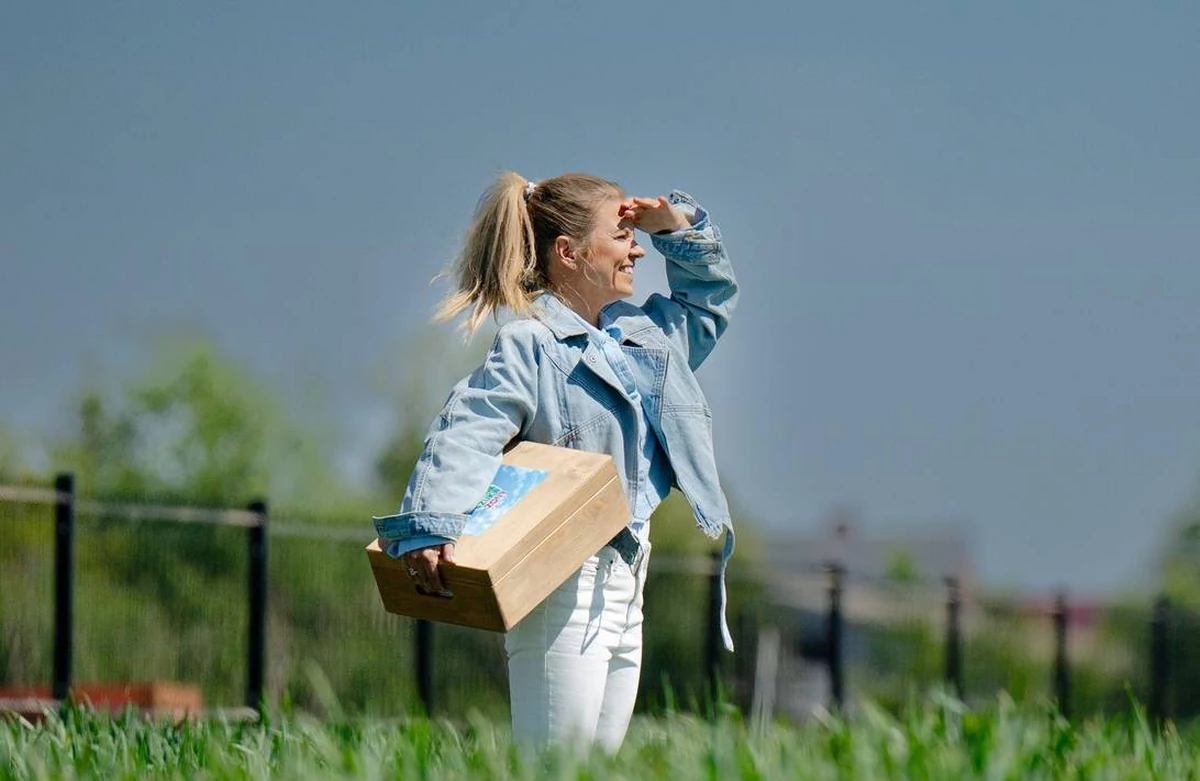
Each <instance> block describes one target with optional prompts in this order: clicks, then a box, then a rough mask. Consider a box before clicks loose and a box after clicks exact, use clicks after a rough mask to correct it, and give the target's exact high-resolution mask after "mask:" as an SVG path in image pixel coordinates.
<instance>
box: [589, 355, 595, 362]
mask: <svg viewBox="0 0 1200 781" xmlns="http://www.w3.org/2000/svg"><path fill="white" fill-rule="evenodd" d="M595 362H596V356H595V355H589V356H588V363H595Z"/></svg>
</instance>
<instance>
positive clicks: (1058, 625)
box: [1054, 590, 1071, 718]
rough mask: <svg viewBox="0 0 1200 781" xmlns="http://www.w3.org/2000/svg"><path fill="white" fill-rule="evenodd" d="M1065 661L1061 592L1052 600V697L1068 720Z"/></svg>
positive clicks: (1064, 604) (1064, 608)
mask: <svg viewBox="0 0 1200 781" xmlns="http://www.w3.org/2000/svg"><path fill="white" fill-rule="evenodd" d="M1068 673H1069V671H1068V661H1067V592H1066V591H1065V590H1061V591H1059V592H1058V596H1057V597H1056V598H1055V600H1054V697H1055V699H1056V700H1058V711H1059V713H1061V714H1062V715H1063V717H1065V718H1070V715H1071V709H1070V679H1069V674H1068Z"/></svg>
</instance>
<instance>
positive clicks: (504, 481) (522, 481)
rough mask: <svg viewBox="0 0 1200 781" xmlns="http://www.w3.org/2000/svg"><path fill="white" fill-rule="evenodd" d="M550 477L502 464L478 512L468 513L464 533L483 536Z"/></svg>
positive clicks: (476, 509) (538, 470) (539, 471)
mask: <svg viewBox="0 0 1200 781" xmlns="http://www.w3.org/2000/svg"><path fill="white" fill-rule="evenodd" d="M549 474H550V473H549V472H547V471H546V470H544V469H528V468H526V467H520V466H512V465H510V464H501V465H500V468H499V469H497V470H496V476H495V477H493V478H492V484H491V485H489V486H488V488H487V491H485V492H484V494H483V498H482V499H480V500H479V503H478V504H476V505H475V509H473V510H471V512H469V513H467V522H466V524H465V525H464V526H463V530H462V533H463V534H471V535H475V536H478V535H480V534H483V533H484V532H485V531H487V530H488V529H489V528H491V527H492V525H493V524H494V523H496V521H498V520H500V518H501V516H503V515H504V513H506V512H508V511H509V509H511V508H512V506H513V505H515V504H516V503H517V502H519V501H520V500H521V498H522V497H524V496H525V495H526V494H527V493H529V492H530V491H532V490H533V489H534V488H536V487H537V486H538V485H539V484H540V483H541V482H542V481H543V480H545V479H546V476H547V475H549Z"/></svg>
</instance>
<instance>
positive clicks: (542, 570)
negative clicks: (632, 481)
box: [367, 442, 630, 632]
mask: <svg viewBox="0 0 1200 781" xmlns="http://www.w3.org/2000/svg"><path fill="white" fill-rule="evenodd" d="M504 463H505V464H509V465H512V466H516V467H524V468H527V469H536V470H545V471H546V472H548V473H549V474H548V475H547V476H546V477H545V478H544V479H543V480H542V482H541V483H540V484H538V485H537V486H536V487H535V488H533V489H532V490H531V491H529V493H528V494H526V495H525V496H524V497H523V498H521V499H520V500H518V501H517V502H516V504H515V505H513V506H512V507H511V508H510V509H509V510H507V512H505V513H504V514H503V515H502V516H501V517H500V518H499V520H497V521H496V522H495V523H494V524H493V525H492V526H491V527H490V528H487V529H486V530H484V531H483V532H482V533H481V534H479V535H477V536H474V535H468V534H464V535H462V536H461V537H459V539H458V543H457V545H456V546H455V559H456V560H457V561H456V563H454V564H448V563H443V564H442V566H441V576H442V582H443V583H444V584H445V586H446V588H447V589H448V590H449V592H450V593H451V594H452V596H435V595H428V594H425V593H423V592H420V591H419V590H418V589H417V587H416V585H415V584H414V583H413V581H412V579H411V578H410V577H409V576H408V573H407V567H406V566H405V564H404V563H403V562H402V561H400V560H398V559H393V558H391V557H390V556H388V555H387V554H386V553H384V552H383V551H382V550H380V547H379V541H378V540H375V541H374V542H372V543H371V544H370V545H368V546H367V557H368V559H369V560H370V562H371V570H372V571H373V572H374V574H375V583H376V585H378V587H379V594H380V596H381V597H382V598H383V606H384V608H385V609H386V610H388V612H391V613H398V614H400V615H404V616H410V617H413V618H423V619H427V620H430V621H440V622H444V623H450V624H459V625H461V626H469V627H475V628H477V629H488V630H491V631H494V632H505V631H507V630H509V629H511V628H512V627H513V626H514V625H516V623H517V622H518V621H520V620H521V619H522V618H524V617H525V616H526V615H527V614H528V613H529V611H531V610H533V608H534V607H536V606H537V605H538V604H539V603H540V602H541V601H542V600H543V599H545V598H546V597H547V596H548V595H549V594H550V592H552V591H553V590H554V589H555V588H557V587H558V586H559V585H560V584H561V583H562V582H563V581H565V580H566V579H567V578H568V577H569V576H570V575H571V574H573V573H574V572H575V571H576V570H578V569H579V567H580V566H581V565H582V564H583V562H584V561H586V560H587V558H588V557H589V556H591V555H592V554H594V553H596V552H597V551H599V550H600V549H601V548H603V547H604V545H605V543H607V542H608V541H609V540H611V539H612V538H613V537H614V536H615V535H616V534H617V533H618V532H620V531H621V529H623V528H624V527H625V526H626V525H627V524H628V523H629V518H630V515H629V505H628V502H627V501H626V499H625V491H624V489H623V488H622V486H621V479H620V477H618V475H617V469H616V466H615V465H614V464H613V461H612V458H611V457H610V456H607V455H602V454H598V453H587V452H584V451H582V450H570V449H567V448H561V447H552V446H550V445H540V444H536V443H533V442H522V443H520V444H518V445H516V446H515V447H513V448H512V449H511V450H509V451H508V452H507V453H505V455H504Z"/></svg>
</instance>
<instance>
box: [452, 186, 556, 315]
mask: <svg viewBox="0 0 1200 781" xmlns="http://www.w3.org/2000/svg"><path fill="white" fill-rule="evenodd" d="M525 186H526V182H525V179H523V178H522V177H520V176H518V175H517V174H514V173H512V172H511V171H506V172H505V173H503V174H501V175H500V177H499V178H498V179H496V181H495V182H494V183H493V184H492V186H491V187H489V188H488V189H487V191H486V192H485V193H484V194H483V197H482V198H480V199H479V205H478V206H476V208H475V218H474V219H473V220H472V221H471V227H470V228H469V229H468V230H467V235H466V240H465V242H464V245H463V250H462V253H461V254H460V255H459V256H458V259H457V260H456V261H455V263H454V272H453V273H454V277H455V279H456V280H457V282H458V289H457V290H455V291H454V292H453V293H451V294H450V295H449V296H447V297H446V300H445V301H443V302H442V305H441V306H440V307H439V308H438V311H437V314H436V315H435V316H434V319H435V320H438V321H446V320H452V319H454V318H455V317H457V316H458V315H459V314H460V313H462V312H464V311H466V310H468V309H469V310H470V314H469V315H468V317H467V321H466V322H465V323H464V324H463V329H464V330H465V331H466V332H467V333H468V334H471V333H474V332H475V330H476V329H477V328H478V327H479V324H480V323H482V322H483V321H484V319H485V318H487V317H488V315H492V314H495V313H496V312H497V311H498V310H499V309H501V308H504V307H506V308H508V309H511V310H512V311H513V312H514V313H516V314H518V315H524V314H527V313H528V311H529V304H530V302H531V301H532V300H533V298H534V297H535V294H536V293H537V292H539V288H540V287H542V285H540V284H538V281H537V273H536V269H537V249H536V245H535V242H534V235H533V223H532V221H531V220H530V219H529V209H528V208H527V207H526V205H525Z"/></svg>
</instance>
